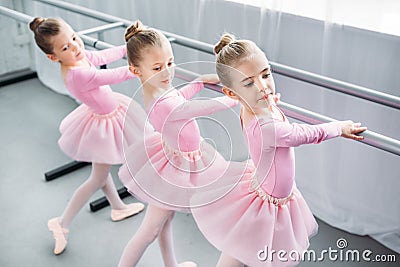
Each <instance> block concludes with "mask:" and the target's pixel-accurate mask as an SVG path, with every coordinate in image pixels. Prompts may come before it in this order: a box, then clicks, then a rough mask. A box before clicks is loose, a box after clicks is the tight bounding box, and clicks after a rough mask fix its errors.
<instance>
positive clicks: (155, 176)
mask: <svg viewBox="0 0 400 267" xmlns="http://www.w3.org/2000/svg"><path fill="white" fill-rule="evenodd" d="M125 155H126V163H125V164H123V165H122V167H121V168H120V171H119V177H120V179H121V181H122V183H123V184H124V185H125V187H126V188H127V189H128V191H129V192H130V193H131V194H132V195H134V196H135V197H137V198H138V199H140V200H142V201H144V202H147V203H150V204H152V205H156V206H158V207H160V208H165V209H169V210H179V211H186V212H190V209H191V208H192V207H197V206H202V205H206V204H208V203H209V202H213V201H215V200H216V199H217V198H220V197H221V196H215V195H213V196H212V198H210V199H207V200H202V202H198V203H194V202H193V201H192V202H191V198H192V196H193V195H194V194H197V193H199V192H203V191H208V190H210V189H211V188H214V187H215V186H218V187H223V188H226V189H227V190H228V191H229V186H228V185H231V186H230V188H231V189H232V188H233V186H234V184H235V183H237V182H238V181H239V180H240V179H241V177H242V176H243V175H244V173H245V172H246V171H248V170H247V168H246V165H247V163H238V162H230V161H226V160H225V159H224V158H223V157H222V156H221V155H220V154H219V153H218V152H217V151H216V150H215V149H214V147H212V146H211V145H210V144H208V143H207V142H206V141H204V140H203V141H202V142H201V144H200V148H199V149H198V150H196V151H191V152H182V151H178V150H176V149H173V148H171V147H169V146H168V145H167V144H166V143H165V142H164V141H163V139H162V136H161V134H160V133H158V132H153V133H151V134H148V135H147V136H146V137H145V139H144V140H143V142H137V143H135V144H134V145H132V146H130V147H128V148H127V150H126V153H125ZM228 191H227V192H225V194H226V193H228ZM203 201H205V202H203Z"/></svg>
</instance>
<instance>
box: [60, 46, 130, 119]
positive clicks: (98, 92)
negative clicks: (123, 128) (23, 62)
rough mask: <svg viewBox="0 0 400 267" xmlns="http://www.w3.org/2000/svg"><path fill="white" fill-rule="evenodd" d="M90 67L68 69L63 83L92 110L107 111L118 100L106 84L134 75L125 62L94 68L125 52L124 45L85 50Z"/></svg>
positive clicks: (115, 104)
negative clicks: (119, 65) (111, 67)
mask: <svg viewBox="0 0 400 267" xmlns="http://www.w3.org/2000/svg"><path fill="white" fill-rule="evenodd" d="M85 54H86V58H87V59H88V61H89V63H90V68H87V67H75V68H72V69H71V70H69V71H68V73H67V75H66V78H65V84H66V87H67V89H68V90H69V91H70V92H71V94H72V95H73V96H74V97H75V98H76V99H78V100H79V101H81V102H82V103H84V104H86V105H87V106H88V107H89V108H90V109H91V111H92V112H94V113H96V114H107V113H110V112H112V111H113V110H115V109H116V108H117V106H118V101H117V99H116V98H115V96H114V94H113V92H112V90H111V88H110V86H109V84H115V83H119V82H122V81H125V80H128V79H132V78H133V77H134V75H133V74H132V73H131V72H130V71H129V68H128V66H123V67H118V68H114V69H97V68H96V66H100V65H104V64H107V63H110V62H113V61H116V60H118V59H121V58H122V57H123V56H125V55H126V46H125V45H124V46H118V47H115V48H109V49H105V50H100V51H88V50H85Z"/></svg>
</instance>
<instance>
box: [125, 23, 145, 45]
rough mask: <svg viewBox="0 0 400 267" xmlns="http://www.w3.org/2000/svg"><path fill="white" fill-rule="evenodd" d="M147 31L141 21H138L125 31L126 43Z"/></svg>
mask: <svg viewBox="0 0 400 267" xmlns="http://www.w3.org/2000/svg"><path fill="white" fill-rule="evenodd" d="M144 30H145V27H144V25H143V23H142V22H141V21H140V20H136V21H135V22H134V23H133V24H132V25H131V26H129V27H128V28H127V29H126V31H125V42H128V41H129V39H131V38H132V36H134V35H135V34H137V33H139V32H142V31H144Z"/></svg>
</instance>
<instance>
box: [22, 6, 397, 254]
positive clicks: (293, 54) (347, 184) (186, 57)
mask: <svg viewBox="0 0 400 267" xmlns="http://www.w3.org/2000/svg"><path fill="white" fill-rule="evenodd" d="M70 2H72V3H78V4H80V5H82V6H86V7H90V8H93V9H96V10H99V11H102V12H105V13H109V14H112V15H116V16H119V17H123V18H125V19H130V20H135V19H141V20H142V21H143V22H144V23H145V24H147V25H150V26H152V27H155V28H159V29H162V30H165V31H169V32H173V33H176V34H180V35H183V36H186V37H189V38H193V39H197V40H200V41H203V42H207V43H211V44H213V43H216V42H217V41H218V38H219V36H220V35H221V34H222V33H223V32H225V31H227V32H230V33H233V34H235V35H236V36H237V37H240V38H248V39H251V40H254V41H255V42H257V43H258V44H259V45H260V47H261V48H262V49H263V50H264V51H265V52H266V54H267V57H268V58H269V60H270V61H273V62H278V63H281V64H285V65H289V66H292V67H296V68H299V69H303V70H307V71H311V72H314V73H318V74H322V75H326V76H329V77H332V78H336V79H339V80H343V81H347V82H351V83H354V84H358V85H362V86H366V87H368V88H373V89H376V90H379V91H382V92H386V93H390V94H393V95H397V96H400V75H399V73H400V65H399V64H398V59H399V58H400V38H399V36H395V35H388V34H383V33H379V32H372V31H366V30H362V29H358V28H355V27H350V26H345V25H339V24H336V23H334V21H332V19H333V18H334V17H335V16H334V14H332V12H333V11H334V10H335V9H334V8H332V6H331V4H332V3H333V1H331V2H324V1H321V2H323V3H325V4H326V5H325V6H322V7H321V3H320V4H318V6H317V7H315V8H325V9H326V12H325V16H326V17H325V20H317V19H310V18H306V17H302V16H299V15H293V14H288V13H286V12H284V11H283V10H282V5H280V2H279V1H274V2H273V5H274V6H273V7H274V8H275V9H267V8H266V6H265V4H264V7H261V8H260V7H256V6H251V5H245V4H241V3H234V2H231V1H222V0H185V1H179V0H170V1H162V0H152V1H139V0H137V1H127V0H126V1H119V2H118V5H116V4H115V2H110V1H92V2H89V3H88V2H87V1H83V0H81V1H80V0H76V1H70ZM261 2H263V1H261ZM293 2H294V1H293ZM296 2H300V1H296ZM315 2H320V1H315ZM315 2H314V5H316V3H315ZM335 2H336V1H335ZM340 2H341V3H342V1H340ZM346 2H351V1H346ZM381 2H382V1H381ZM361 3H362V4H360V8H361V7H363V6H364V5H366V4H368V1H361ZM261 6H263V5H261ZM312 7H313V6H312V5H311V6H310V2H309V1H308V4H307V5H305V6H304V9H305V10H308V9H311V8H312ZM34 12H35V14H34V15H41V16H54V15H57V16H62V17H64V18H65V20H67V21H68V22H70V23H72V24H74V25H73V26H74V27H75V29H76V30H83V29H85V28H89V27H92V26H94V25H96V24H98V23H99V22H98V21H94V20H89V19H82V18H81V17H80V16H79V17H78V15H73V14H71V13H70V12H60V11H56V10H53V9H51V8H48V7H46V6H45V5H43V4H36V7H35V11H34ZM354 12H366V11H365V10H361V9H358V11H357V10H356V11H354ZM28 13H29V12H28ZM374 15H375V16H378V15H379V14H377V13H374ZM382 16H385V14H383V15H382ZM388 17H390V16H388ZM399 28H400V27H399ZM120 36H121V37H122V32H119V33H118V34H117V35H112V34H110V35H109V39H108V40H107V41H110V42H112V41H113V42H114V43H115V44H118V43H121V42H122V38H121V37H120ZM173 47H174V52H175V56H176V60H175V61H176V62H177V63H183V62H188V61H194V60H206V61H213V60H214V57H213V56H212V55H207V54H204V53H201V52H195V51H193V50H191V49H188V48H183V47H180V46H178V45H174V46H173ZM44 62H46V63H44ZM36 63H37V64H36V67H37V70H38V72H39V73H40V76H39V77H40V79H41V80H42V81H43V82H45V83H48V84H52V85H49V86H50V87H51V88H53V89H55V90H57V91H60V92H64V89H63V88H62V83H60V80H59V79H58V78H56V79H58V80H59V82H57V83H56V82H52V80H53V79H55V77H56V76H55V74H54V73H56V72H53V71H55V69H56V68H55V67H54V65H52V64H50V63H49V62H48V61H46V60H44V61H42V59H40V58H39V57H38V58H37V62H36ZM48 63H49V64H48ZM275 80H276V85H277V90H278V91H279V92H280V93H281V94H282V100H283V101H285V102H288V103H290V104H294V105H297V106H300V107H303V108H306V109H309V110H312V111H315V112H318V113H321V114H324V115H327V116H330V117H333V118H336V119H340V120H343V119H352V120H354V121H361V122H363V123H364V124H365V125H367V126H368V127H369V129H370V130H372V131H375V132H378V133H382V134H385V135H387V136H389V137H393V138H397V139H399V138H400V123H399V119H398V118H399V116H400V111H399V110H396V109H393V108H388V107H385V106H382V105H379V104H375V103H372V102H369V101H366V100H362V99H358V98H355V97H351V96H347V95H344V94H340V93H336V92H333V91H330V90H327V89H324V88H321V87H318V86H314V85H310V84H307V83H304V82H300V81H296V80H293V79H289V78H287V77H283V76H280V75H275ZM208 94H210V95H211V94H215V93H208ZM236 119H237V118H235V121H232V123H231V125H233V126H232V127H233V128H232V131H234V132H235V134H234V135H235V138H234V141H233V142H234V150H235V151H234V155H235V157H234V158H236V159H238V160H240V159H243V158H245V157H246V155H247V152H246V148H245V147H244V146H243V143H242V140H240V139H239V138H238V136H240V128H239V127H237V126H238V124H237V121H236ZM232 120H233V119H232ZM203 130H204V128H203ZM207 132H208V134H210V135H213V133H212V129H207ZM215 135H217V134H215ZM216 140H217V143H218V142H219V141H218V139H216ZM296 161H297V163H296V172H297V177H296V180H297V185H298V187H299V188H300V190H301V191H302V192H303V194H304V196H305V198H306V200H307V202H308V204H309V206H310V207H311V209H312V211H313V213H314V214H315V215H316V216H317V217H318V218H320V219H322V220H323V221H325V222H327V223H329V224H331V225H333V226H335V227H338V228H340V229H343V230H345V231H348V232H351V233H355V234H359V235H370V236H372V237H373V238H375V239H376V240H378V241H379V242H381V243H382V244H384V245H386V246H388V247H389V248H391V249H393V250H395V251H397V252H400V208H399V206H400V205H399V204H400V199H399V193H400V192H399V191H400V189H399V188H400V157H399V156H396V155H393V154H390V153H388V152H384V151H381V150H378V149H376V148H373V147H370V146H367V145H364V144H358V143H356V142H353V141H348V140H344V139H335V140H330V141H327V142H325V143H323V144H320V145H309V146H303V147H299V148H297V149H296Z"/></svg>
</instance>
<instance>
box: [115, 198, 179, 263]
mask: <svg viewBox="0 0 400 267" xmlns="http://www.w3.org/2000/svg"><path fill="white" fill-rule="evenodd" d="M174 214H175V212H174V211H171V210H165V209H161V208H158V207H156V206H153V205H150V204H149V205H148V206H147V211H146V215H145V216H144V219H143V222H142V224H141V225H140V227H139V229H138V230H137V232H136V233H135V235H134V236H133V237H132V238H131V240H130V241H129V242H128V244H127V245H126V246H125V249H124V251H123V253H122V256H121V259H120V261H119V264H118V267H132V266H136V264H137V263H138V262H139V260H140V258H141V257H142V255H143V253H144V252H145V250H146V248H147V247H148V246H149V245H150V244H151V243H153V241H154V240H155V239H156V238H157V239H158V243H159V245H160V249H161V254H162V257H163V261H164V266H165V267H176V266H178V263H177V261H176V258H175V252H174V246H173V238H172V225H171V222H172V218H173V217H174Z"/></svg>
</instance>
